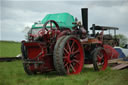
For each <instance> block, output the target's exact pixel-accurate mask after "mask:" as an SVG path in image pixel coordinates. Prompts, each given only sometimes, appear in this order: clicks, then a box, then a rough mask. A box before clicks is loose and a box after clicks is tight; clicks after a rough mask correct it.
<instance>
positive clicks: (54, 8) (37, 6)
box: [0, 0, 128, 41]
mask: <svg viewBox="0 0 128 85" xmlns="http://www.w3.org/2000/svg"><path fill="white" fill-rule="evenodd" d="M81 8H88V10H89V14H88V15H89V21H88V23H89V27H90V26H91V25H92V24H97V25H105V26H115V27H118V28H119V29H120V30H119V31H117V33H118V34H119V33H122V34H124V35H126V36H127V35H128V0H88V1H87V0H84V1H80V0H78V1H77V0H74V1H69V0H68V1H62V0H60V1H53V0H51V1H48V0H47V1H41V0H36V1H35V0H1V2H0V9H1V10H0V11H1V12H0V17H1V18H0V24H1V26H0V40H14V41H21V40H23V39H25V37H24V35H25V33H24V32H23V30H24V29H25V27H26V26H31V25H32V24H33V23H34V22H36V21H39V20H42V19H43V18H44V16H45V15H46V14H49V13H61V12H68V13H70V14H72V15H73V16H75V17H77V18H78V19H79V20H80V21H81Z"/></svg>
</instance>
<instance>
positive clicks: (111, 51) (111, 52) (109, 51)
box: [103, 45, 119, 59]
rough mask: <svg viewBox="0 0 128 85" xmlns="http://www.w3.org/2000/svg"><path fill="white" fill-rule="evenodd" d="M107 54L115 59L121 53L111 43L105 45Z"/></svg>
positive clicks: (109, 57)
mask: <svg viewBox="0 0 128 85" xmlns="http://www.w3.org/2000/svg"><path fill="white" fill-rule="evenodd" d="M103 47H104V49H105V51H106V53H107V55H108V59H114V58H118V56H119V53H118V52H117V51H116V50H115V49H114V48H113V47H111V46H110V45H103Z"/></svg>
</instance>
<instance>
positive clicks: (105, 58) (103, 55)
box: [97, 49, 108, 70]
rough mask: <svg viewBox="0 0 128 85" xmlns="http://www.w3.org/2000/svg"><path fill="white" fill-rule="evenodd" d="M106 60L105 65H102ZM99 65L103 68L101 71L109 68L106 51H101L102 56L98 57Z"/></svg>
mask: <svg viewBox="0 0 128 85" xmlns="http://www.w3.org/2000/svg"><path fill="white" fill-rule="evenodd" d="M103 58H104V63H103V64H102V59H103ZM97 60H98V61H97V64H101V67H100V69H99V70H105V69H106V68H107V65H108V55H107V53H106V52H105V50H104V49H103V50H101V51H100V54H99V55H97Z"/></svg>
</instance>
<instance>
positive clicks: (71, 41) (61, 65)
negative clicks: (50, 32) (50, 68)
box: [53, 36, 84, 75]
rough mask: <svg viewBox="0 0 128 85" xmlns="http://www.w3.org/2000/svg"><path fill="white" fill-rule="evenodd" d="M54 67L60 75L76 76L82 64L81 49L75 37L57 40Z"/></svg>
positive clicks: (82, 55) (82, 54)
mask: <svg viewBox="0 0 128 85" xmlns="http://www.w3.org/2000/svg"><path fill="white" fill-rule="evenodd" d="M53 60H54V67H55V69H56V71H57V72H58V73H59V74H61V75H70V74H78V73H80V72H81V70H82V68H83V64H84V53H83V48H82V46H81V44H80V42H79V40H78V39H77V38H76V37H73V36H65V37H62V38H59V39H58V40H57V43H56V45H55V48H54V55H53Z"/></svg>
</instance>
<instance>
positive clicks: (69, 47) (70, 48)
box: [67, 42, 71, 52]
mask: <svg viewBox="0 0 128 85" xmlns="http://www.w3.org/2000/svg"><path fill="white" fill-rule="evenodd" d="M67 46H68V49H69V52H71V47H70V45H69V42H68V43H67Z"/></svg>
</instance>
